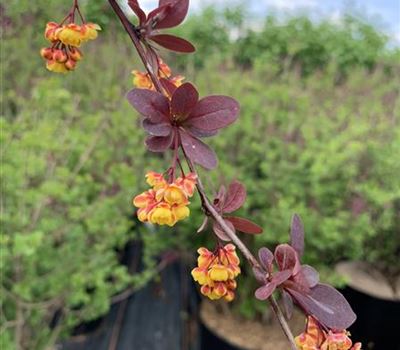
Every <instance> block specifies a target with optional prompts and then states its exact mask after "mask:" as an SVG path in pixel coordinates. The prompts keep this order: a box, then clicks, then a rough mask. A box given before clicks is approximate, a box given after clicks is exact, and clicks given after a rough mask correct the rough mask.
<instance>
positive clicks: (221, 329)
mask: <svg viewBox="0 0 400 350" xmlns="http://www.w3.org/2000/svg"><path fill="white" fill-rule="evenodd" d="M200 317H201V320H202V322H203V324H204V325H205V326H206V327H207V328H208V329H209V330H211V331H212V332H214V333H215V334H216V335H218V336H219V337H220V338H222V339H225V340H226V341H227V342H228V343H230V344H231V345H233V346H236V347H238V348H242V349H243V350H271V349H273V350H288V349H289V345H288V341H287V339H286V337H285V335H284V334H283V331H282V329H281V327H280V326H279V323H278V321H276V320H275V319H274V318H273V320H271V321H270V322H268V323H261V322H258V321H254V320H246V319H244V318H243V317H240V316H238V315H236V314H233V313H232V312H231V311H230V309H227V308H226V309H224V311H223V312H220V311H218V309H217V306H216V303H215V302H209V301H203V302H202V305H201V309H200ZM289 325H290V328H291V329H292V332H293V334H294V335H298V334H300V333H301V332H303V330H304V326H305V317H304V315H303V314H302V313H301V312H300V311H297V310H295V312H294V314H293V317H292V319H291V320H290V321H289Z"/></svg>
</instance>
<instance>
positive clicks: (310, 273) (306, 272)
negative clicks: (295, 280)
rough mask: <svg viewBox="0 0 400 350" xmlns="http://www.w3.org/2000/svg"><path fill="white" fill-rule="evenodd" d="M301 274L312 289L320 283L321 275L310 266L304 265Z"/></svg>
mask: <svg viewBox="0 0 400 350" xmlns="http://www.w3.org/2000/svg"><path fill="white" fill-rule="evenodd" d="M301 272H302V274H303V276H304V278H305V279H306V280H307V283H308V286H309V287H310V288H313V287H315V286H316V285H317V284H318V282H319V273H318V272H317V270H315V269H314V268H313V267H312V266H310V265H302V266H301Z"/></svg>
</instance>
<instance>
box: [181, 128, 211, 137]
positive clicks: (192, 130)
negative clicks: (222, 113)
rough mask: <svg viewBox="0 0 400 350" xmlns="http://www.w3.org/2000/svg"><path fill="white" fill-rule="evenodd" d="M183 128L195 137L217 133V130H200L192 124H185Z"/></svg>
mask: <svg viewBox="0 0 400 350" xmlns="http://www.w3.org/2000/svg"><path fill="white" fill-rule="evenodd" d="M185 129H186V130H187V131H189V132H190V133H191V134H192V135H194V136H196V137H210V136H214V135H216V134H218V130H200V129H197V128H195V127H193V126H190V125H189V126H185Z"/></svg>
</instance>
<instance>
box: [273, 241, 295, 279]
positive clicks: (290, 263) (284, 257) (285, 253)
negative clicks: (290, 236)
mask: <svg viewBox="0 0 400 350" xmlns="http://www.w3.org/2000/svg"><path fill="white" fill-rule="evenodd" d="M275 261H276V263H277V264H278V266H279V270H281V271H282V270H291V271H292V273H293V274H294V275H295V274H296V273H298V272H299V270H300V262H299V259H298V258H297V253H296V251H295V250H294V249H293V248H292V247H291V246H290V245H289V244H279V245H278V246H277V247H276V248H275Z"/></svg>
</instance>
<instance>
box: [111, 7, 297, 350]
mask: <svg viewBox="0 0 400 350" xmlns="http://www.w3.org/2000/svg"><path fill="white" fill-rule="evenodd" d="M108 1H109V3H110V5H111V7H112V8H113V10H114V12H115V13H116V15H117V16H118V18H119V19H120V21H121V23H122V25H123V27H124V28H125V31H126V32H127V33H128V35H129V37H130V38H131V40H132V43H133V44H134V46H135V48H136V50H137V52H138V54H139V57H140V59H141V60H142V62H143V65H144V67H145V68H146V70H147V72H148V74H149V76H150V78H151V80H152V82H153V84H154V86H155V88H156V90H157V91H159V92H160V93H163V94H164V89H163V87H162V85H161V82H160V80H159V79H158V77H157V75H156V74H155V73H154V71H153V67H152V66H151V64H150V63H149V62H148V60H147V56H146V53H145V51H144V49H143V46H142V44H141V43H140V34H139V32H138V30H137V28H136V27H135V26H134V25H133V24H132V23H131V22H130V21H129V20H128V18H127V17H126V15H125V14H124V12H123V11H122V9H121V8H120V6H119V5H118V3H117V2H116V1H115V0H108ZM182 151H183V153H184V156H185V159H186V162H187V164H188V166H189V169H190V171H191V172H193V173H195V174H196V175H197V184H196V187H197V190H198V192H199V195H200V199H201V203H202V207H203V210H204V211H205V213H206V215H209V216H211V217H212V218H213V219H214V220H215V221H216V222H217V223H218V225H219V226H220V227H221V228H222V230H223V231H224V232H225V233H226V235H227V236H228V237H229V238H230V240H231V241H232V242H233V243H235V244H236V246H237V247H238V249H239V250H240V251H241V252H242V254H243V256H244V257H245V258H246V260H247V261H248V262H249V263H250V265H251V266H252V267H256V268H258V269H261V270H264V269H263V268H262V267H261V266H260V264H259V262H258V261H257V259H256V258H255V256H254V255H253V254H252V253H251V252H250V250H249V249H248V248H247V247H246V245H245V244H244V243H243V241H242V240H241V239H240V238H239V237H238V236H237V235H236V233H235V232H234V231H233V230H232V229H231V228H230V227H229V226H228V225H227V224H226V222H225V220H224V219H223V218H222V216H221V215H220V214H219V213H218V211H217V210H216V208H215V207H214V206H213V205H212V203H211V202H210V200H209V199H208V197H207V195H206V192H205V189H204V186H203V184H202V182H201V179H200V177H199V176H198V172H197V170H196V168H195V166H194V164H193V162H192V160H191V159H190V158H189V157H188V156H187V155H186V154H185V152H184V150H183V148H182ZM265 273H266V274H268V272H267V271H265ZM268 299H269V303H270V304H271V308H272V310H273V311H274V314H275V316H276V318H277V319H278V321H279V323H280V326H281V327H282V330H283V332H284V333H285V335H286V337H287V339H288V341H289V343H290V345H291V349H292V350H297V347H296V343H295V341H294V336H293V334H292V332H291V330H290V327H289V325H288V323H287V321H286V319H285V317H284V315H283V313H282V310H281V309H280V307H279V305H278V303H277V301H276V300H275V298H274V297H273V296H272V295H271V296H270V297H269V298H268Z"/></svg>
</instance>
